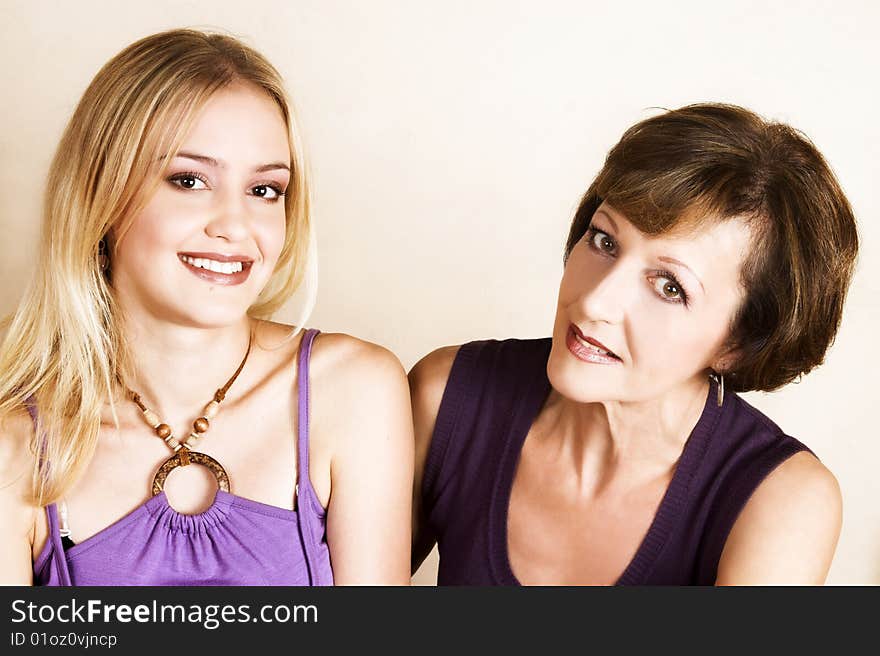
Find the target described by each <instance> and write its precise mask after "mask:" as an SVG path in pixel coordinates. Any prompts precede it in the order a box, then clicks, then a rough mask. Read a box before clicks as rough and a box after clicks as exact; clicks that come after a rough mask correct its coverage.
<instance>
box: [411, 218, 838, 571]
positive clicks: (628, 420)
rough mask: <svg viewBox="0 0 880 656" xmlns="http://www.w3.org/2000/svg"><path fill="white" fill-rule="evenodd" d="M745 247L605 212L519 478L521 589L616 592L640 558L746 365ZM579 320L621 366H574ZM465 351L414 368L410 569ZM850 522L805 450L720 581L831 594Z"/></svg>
mask: <svg viewBox="0 0 880 656" xmlns="http://www.w3.org/2000/svg"><path fill="white" fill-rule="evenodd" d="M749 239H750V231H749V228H748V225H747V224H746V223H745V222H743V221H740V220H737V219H730V220H727V221H723V222H720V223H711V224H710V225H703V226H702V227H699V228H696V229H693V228H692V229H691V230H689V231H688V232H686V233H685V232H679V233H675V232H673V233H672V234H665V235H662V236H658V237H649V236H647V235H645V234H643V233H641V232H640V231H639V230H638V229H636V228H635V227H634V226H633V225H632V224H631V223H630V222H629V221H628V220H627V219H626V217H625V216H624V215H623V214H622V213H620V212H618V211H616V210H615V209H614V208H613V207H611V206H610V205H608V204H605V203H603V204H602V205H601V206H600V207H599V208H598V209H597V211H596V213H595V215H594V217H593V223H592V225H591V229H590V230H588V232H587V233H586V234H585V235H584V238H583V239H582V240H581V241H580V242H579V243H578V245H576V246H575V247H574V249H573V250H572V252H571V254H570V256H569V259H568V261H567V263H566V266H565V271H564V274H563V277H562V281H561V284H560V289H559V297H558V305H557V312H556V318H555V323H554V329H553V345H552V349H551V353H550V358H549V361H548V365H547V373H548V377H549V379H550V383H551V387H552V389H551V392H550V395H549V397H548V399H547V401H546V402H545V405H544V406H543V408H542V409H541V411H540V413H539V415H538V417H537V418H536V419H535V421H534V423H533V425H532V427H531V429H530V431H529V433H528V435H527V437H526V441H525V443H524V446H523V450H522V453H521V455H520V460H519V463H518V465H517V469H516V473H515V476H514V481H513V488H512V492H511V500H510V508H509V510H508V527H507V528H508V552H509V559H510V563H511V566H512V569H513V571H514V573H515V574H516V576H517V578H518V579H519V580H520V581H521V582H523V583H525V584H613V583H614V582H615V581H616V580H617V579H618V578H619V576H620V575H621V574H622V573H623V571H624V570H625V569H626V566H627V565H628V563H629V562H630V561H631V560H632V558H633V556H634V555H635V553H636V551H637V549H638V547H639V545H640V543H641V541H642V539H643V537H644V535H645V533H646V532H647V530H648V527H649V526H650V524H651V522H652V520H653V518H654V515H655V514H656V511H657V508H658V506H659V504H660V501H661V499H662V497H663V495H664V493H665V491H666V488H667V487H668V485H669V483H670V481H671V480H672V476H673V473H674V470H675V464H676V462H677V460H678V458H679V456H680V455H681V452H682V450H683V448H684V444H685V441H686V440H687V437H688V436H689V435H690V433H691V431H692V429H693V427H694V426H695V425H696V423H697V421H698V419H699V417H700V414H701V412H702V408H703V405H704V403H705V401H706V397H707V394H708V391H709V383H708V373H709V372H710V370H714V371H721V372H723V371H724V370H725V369H726V368H728V367H729V366H730V365H731V363H732V362H733V361H734V360H735V358H736V352H735V350H732V349H731V348H729V347H728V346H727V342H728V337H729V325H730V321H731V318H732V317H733V316H734V313H735V311H736V309H737V308H738V307H739V305H740V303H741V301H742V299H743V294H744V291H743V290H742V288H741V286H740V283H739V280H740V275H739V274H740V268H741V265H742V262H743V260H744V258H745V256H746V255H747V253H748V249H749V244H750V242H749ZM685 299H686V301H687V302H686V303H685V302H684V301H685ZM572 324H574V325H576V326H577V327H578V328H579V329H580V331H581V333H582V334H583V335H584V336H585V337H592V338H593V339H595V340H598V341H599V342H601V344H603V345H604V346H605V347H606V349H607V350H611V351H612V352H613V353H614V354H616V355H617V356H619V361H616V362H614V363H612V364H598V363H593V362H583V361H582V360H579V359H578V358H576V357H574V355H573V354H572V353H571V351H570V350H569V348H568V347H567V346H566V335H567V332H568V330H569V327H570V326H571V325H572ZM458 348H459V347H457V346H454V347H446V348H443V349H439V350H437V351H435V352H433V353H431V354H429V355H428V356H426V357H425V358H424V359H423V360H421V361H420V362H419V363H417V364H416V366H415V367H414V368H413V370H412V371H411V372H410V374H409V380H410V389H411V395H412V403H413V419H414V422H415V436H416V445H415V452H416V466H415V483H414V488H413V490H414V493H413V526H414V539H413V571H415V569H417V568H418V566H419V564H420V563H421V562H422V560H423V559H424V558H425V556H426V555H427V554H428V552H429V551H430V550H431V548H432V547H433V545H434V543H435V542H436V537H435V536H434V535H432V534H431V531H430V528H429V527H428V525H427V523H426V518H425V517H424V514H423V512H422V509H421V493H420V490H421V484H422V476H423V473H424V465H425V460H426V458H427V454H428V450H429V448H430V440H431V435H432V432H433V429H434V422H435V420H436V417H437V411H438V409H439V406H440V401H441V399H442V395H443V390H444V388H445V386H446V381H447V379H448V377H449V371H450V369H451V367H452V363H453V361H454V359H455V354H456V353H457V351H458ZM840 524H841V496H840V490H839V488H838V485H837V481H836V480H835V478H834V476H833V475H832V474H831V473H830V472H829V471H828V470H827V469H826V468H825V467H824V466H823V465H822V464H821V463H820V462H819V461H818V460H817V459H816V458H815V457H813V456H812V455H810V454H809V453H806V452H803V453H799V454H797V455H794V456H792V457H791V458H789V459H788V460H786V461H785V462H783V463H782V464H781V465H779V466H778V467H777V468H776V469H775V470H774V471H773V472H771V473H770V474H769V475H768V476H767V477H766V478H765V480H764V481H762V483H761V484H760V485H759V486H758V488H757V489H756V491H755V492H754V494H753V495H752V497H751V498H750V499H749V501H748V502H747V503H746V505H745V508H744V509H743V511H742V513H741V514H740V516H739V517H738V519H737V520H736V522H735V524H734V526H733V529H732V530H731V533H730V534H729V536H728V539H727V542H726V544H725V547H724V550H723V553H722V556H721V561H720V564H719V568H718V576H717V580H716V583H717V584H722V585H737V584H772V583H785V584H821V583H822V582H824V580H825V577H826V576H827V573H828V569H829V567H830V565H831V559H832V557H833V554H834V549H835V547H836V544H837V539H838V536H839V533H840ZM597 535H601V536H602V539H601V540H597V539H596V537H595V536H597Z"/></svg>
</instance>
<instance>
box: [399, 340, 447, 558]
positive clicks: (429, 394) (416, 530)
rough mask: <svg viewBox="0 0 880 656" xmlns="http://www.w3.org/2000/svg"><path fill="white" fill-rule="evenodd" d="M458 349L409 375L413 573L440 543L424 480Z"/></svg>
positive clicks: (431, 357) (440, 353) (437, 354)
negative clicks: (429, 519) (425, 508)
mask: <svg viewBox="0 0 880 656" xmlns="http://www.w3.org/2000/svg"><path fill="white" fill-rule="evenodd" d="M458 349H459V347H458V346H447V347H445V348H441V349H437V350H436V351H434V352H432V353H430V354H428V355H426V356H425V357H424V358H422V359H421V360H420V361H419V362H418V363H416V365H415V366H414V367H413V368H412V371H410V372H409V385H410V395H411V397H412V412H413V426H414V429H415V471H414V476H413V489H412V526H413V541H412V572H413V573H415V571H416V570H417V569H418V568H419V566H420V565H421V564H422V561H424V560H425V558H426V557H427V555H428V554H429V553H431V549H433V548H434V544H435V543H436V541H437V538H436V536H434V535H433V534H432V533H431V530H430V528H429V527H428V523H427V518H426V517H425V515H424V512H423V508H422V480H423V478H424V473H425V461H426V460H427V458H428V451H429V450H430V448H431V436H432V435H433V433H434V423H435V422H436V420H437V411H438V410H439V409H440V402H441V401H442V400H443V392H444V390H445V389H446V381H447V380H448V379H449V372H450V370H451V369H452V363H453V362H454V361H455V356H456V354H457V353H458Z"/></svg>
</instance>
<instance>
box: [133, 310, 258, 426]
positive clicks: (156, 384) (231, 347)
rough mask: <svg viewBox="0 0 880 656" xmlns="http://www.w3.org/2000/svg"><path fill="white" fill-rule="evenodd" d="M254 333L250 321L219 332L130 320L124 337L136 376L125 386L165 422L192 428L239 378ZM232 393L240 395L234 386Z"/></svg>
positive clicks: (211, 329) (230, 392) (247, 319)
mask: <svg viewBox="0 0 880 656" xmlns="http://www.w3.org/2000/svg"><path fill="white" fill-rule="evenodd" d="M250 332H251V321H250V319H249V318H248V317H246V316H245V317H242V319H241V321H239V322H236V323H235V324H232V325H228V326H222V327H217V328H202V327H193V326H183V325H175V324H171V323H169V322H160V321H136V322H135V321H128V322H126V325H125V336H126V341H127V343H128V348H129V354H130V357H131V361H132V363H133V365H134V366H133V369H134V371H133V374H132V377H131V379H130V380H126V381H125V384H126V385H127V386H128V387H129V388H130V389H131V390H133V391H135V392H137V393H138V394H140V396H141V399H142V400H143V402H144V403H145V404H146V405H147V406H148V407H150V408H151V409H152V410H154V411H155V412H156V413H157V414H158V415H159V416H160V417H161V418H162V420H163V421H166V422H167V423H170V424H171V425H172V426H174V425H175V424H176V423H180V422H183V423H188V422H189V421H191V420H192V418H193V417H194V416H195V415H197V414H198V413H200V412H201V411H202V408H204V406H205V404H207V403H208V402H209V401H211V400H212V399H213V397H214V392H216V390H217V389H218V388H220V387H222V386H223V385H225V384H226V382H227V381H228V380H229V379H230V377H231V376H232V374H233V373H235V370H236V369H237V368H238V365H239V364H240V363H241V360H242V358H243V357H244V355H245V353H246V351H247V346H248V339H249V338H250ZM245 369H246V366H245ZM244 373H245V372H244V370H243V371H242V374H241V376H240V377H239V379H238V380H237V381H236V382H237V383H239V384H240V383H241V382H242V381H241V380H240V379H241V378H243V377H244ZM229 394H230V396H232V397H234V396H235V389H234V386H233V387H232V388H230V391H229Z"/></svg>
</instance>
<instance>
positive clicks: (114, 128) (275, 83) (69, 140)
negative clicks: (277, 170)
mask: <svg viewBox="0 0 880 656" xmlns="http://www.w3.org/2000/svg"><path fill="white" fill-rule="evenodd" d="M236 82H239V83H247V84H252V85H255V86H256V87H259V88H261V89H262V90H264V91H265V92H266V93H267V94H268V95H269V96H270V97H271V98H272V99H273V100H275V102H276V103H277V105H278V107H279V109H280V111H281V113H282V115H283V118H284V121H285V123H286V124H287V127H288V134H289V143H290V158H291V183H290V185H289V187H288V193H287V194H286V196H285V198H284V204H285V212H286V215H287V226H286V234H285V241H284V246H283V248H282V251H281V254H280V257H279V259H278V263H277V265H276V267H275V270H274V272H273V274H272V276H271V278H270V279H269V281H268V283H267V285H266V286H265V288H264V289H263V291H262V292H261V294H260V296H259V297H258V298H257V300H256V302H255V303H254V304H253V306H252V307H251V308H250V309H249V310H248V314H249V315H250V316H252V317H255V318H264V317H268V316H270V315H271V314H272V313H273V312H274V311H275V310H277V309H278V308H279V307H280V306H281V305H282V304H283V303H284V302H285V301H286V300H288V299H289V298H290V296H291V295H292V294H293V293H294V292H295V291H296V289H297V288H298V287H299V285H300V283H301V282H302V280H303V276H304V272H305V271H306V268H307V267H308V263H307V254H308V251H309V244H310V239H311V235H310V225H309V189H308V182H307V177H306V167H305V162H304V161H303V149H302V143H301V140H300V135H299V131H298V130H297V129H296V126H295V117H294V115H293V113H292V110H291V107H290V105H289V103H288V100H287V98H286V94H285V92H284V89H283V84H282V81H281V76H280V74H279V73H278V71H277V70H275V68H273V67H272V65H271V64H270V63H269V62H268V61H267V60H266V59H265V58H264V57H263V56H262V55H260V54H259V53H258V52H256V51H255V50H253V49H252V48H250V47H248V46H246V45H244V44H243V43H241V42H240V41H238V40H237V39H234V38H232V37H230V36H227V35H223V34H213V33H204V32H199V31H195V30H188V29H181V30H171V31H167V32H162V33H160V34H155V35H152V36H148V37H146V38H144V39H141V40H140V41H137V42H136V43H133V44H132V45H130V46H128V47H127V48H125V49H124V50H123V51H122V52H120V53H119V54H118V55H116V56H115V57H114V58H113V59H111V60H110V61H109V62H108V63H107V64H106V65H105V66H104V67H103V68H102V69H101V70H100V71H99V72H98V74H97V75H96V76H95V78H94V79H93V80H92V82H91V84H90V85H89V87H88V88H87V89H86V91H85V93H84V94H83V97H82V99H81V100H80V102H79V104H78V105H77V108H76V110H75V111H74V114H73V117H72V118H71V119H70V122H69V123H68V125H67V128H66V130H65V132H64V135H63V136H62V138H61V142H60V144H59V146H58V150H57V151H56V153H55V157H54V159H53V161H52V165H51V168H50V171H49V179H48V184H47V191H46V197H45V206H44V211H43V212H44V215H43V234H42V240H41V244H40V253H39V258H38V264H37V270H36V272H35V275H34V278H33V280H32V281H31V283H30V285H29V286H28V288H27V289H26V291H25V294H24V297H23V299H22V301H21V302H20V304H19V306H18V308H17V310H16V312H15V313H14V314H13V316H12V317H10V318H8V319H7V320H6V321H5V323H6V324H7V326H8V330H7V331H6V334H5V336H4V339H3V343H2V346H0V419H2V418H3V417H6V416H11V415H12V414H14V413H16V412H21V410H22V408H23V407H25V406H26V405H27V404H28V403H32V404H35V405H36V407H38V408H39V419H38V426H37V430H36V431H34V433H33V435H32V437H31V444H30V446H31V450H32V452H33V453H34V455H35V458H34V470H33V472H32V474H33V478H32V489H33V494H34V499H35V501H36V502H37V503H38V504H39V505H46V504H48V503H51V502H53V501H56V500H58V499H60V498H61V497H62V496H63V495H64V493H65V492H66V490H67V489H68V488H69V487H70V486H71V485H72V484H73V483H74V482H75V481H76V480H77V478H78V477H79V476H80V475H81V473H82V472H83V470H84V469H85V467H86V466H87V464H88V462H89V461H90V460H91V458H92V456H93V455H94V451H95V448H96V445H97V439H98V431H99V429H100V425H101V410H102V407H103V405H104V404H105V403H107V402H110V404H111V408H112V407H113V392H114V389H115V386H116V383H115V380H116V377H117V376H122V377H123V378H127V377H128V375H129V374H130V373H131V369H132V364H131V363H130V362H129V358H128V356H127V348H126V344H125V339H124V336H123V335H122V334H121V321H120V309H119V307H118V306H117V304H116V302H115V300H114V296H113V293H112V288H111V285H110V283H109V281H108V280H107V277H106V276H105V275H104V272H103V271H102V269H101V267H100V264H99V248H100V247H101V246H100V245H101V244H102V240H104V238H105V237H106V235H107V234H108V232H109V231H110V230H111V229H112V230H113V233H114V236H115V238H116V239H117V240H118V239H120V238H121V236H122V235H124V233H125V232H126V230H127V229H128V228H129V226H130V224H131V219H132V217H133V216H134V215H135V214H136V213H137V212H138V211H139V210H140V209H141V208H142V207H143V206H144V204H145V203H146V202H147V201H148V200H149V198H150V197H151V195H152V194H153V192H154V191H155V190H156V188H157V186H158V184H159V182H160V181H161V179H162V174H163V172H164V169H165V168H166V167H167V165H168V162H169V161H170V159H171V157H170V155H173V154H174V153H176V152H177V151H178V150H179V149H180V147H181V145H182V143H183V140H184V139H185V137H186V135H187V133H188V132H189V130H190V128H191V126H192V125H193V123H194V121H195V119H196V117H197V115H198V113H199V111H200V109H201V108H202V107H203V106H204V105H205V103H206V102H207V101H208V99H209V98H210V97H211V96H212V95H213V94H214V93H216V92H217V91H218V90H220V89H223V88H224V87H227V86H228V85H230V84H232V83H236ZM157 169H158V170H157ZM111 261H112V257H111ZM114 416H115V411H114Z"/></svg>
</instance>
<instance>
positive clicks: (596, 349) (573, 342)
mask: <svg viewBox="0 0 880 656" xmlns="http://www.w3.org/2000/svg"><path fill="white" fill-rule="evenodd" d="M593 342H595V340H593V339H591V338H589V337H584V336H583V335H581V334H580V331H579V330H578V329H577V327H576V326H574V324H572V325H570V326H569V327H568V332H567V333H566V335H565V345H566V346H567V347H568V350H569V351H570V352H571V354H572V355H573V356H574V357H576V358H577V359H578V360H580V361H581V362H590V363H592V364H620V363H621V359H620V358H619V357H617V356H616V355H615V354H614V353H612V352H611V351H609V350H607V349H604V348H602V347H600V346H598V345H597V344H596V343H593Z"/></svg>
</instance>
